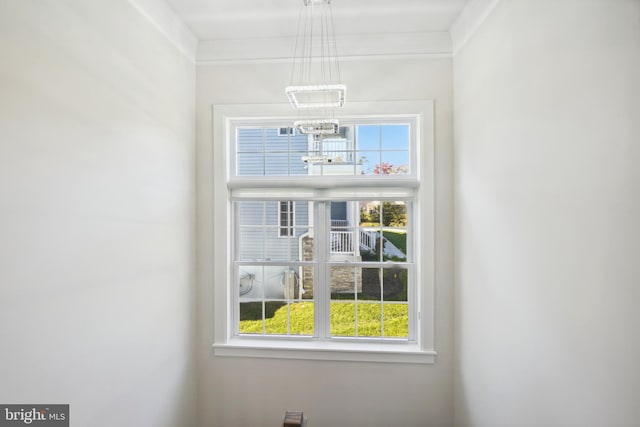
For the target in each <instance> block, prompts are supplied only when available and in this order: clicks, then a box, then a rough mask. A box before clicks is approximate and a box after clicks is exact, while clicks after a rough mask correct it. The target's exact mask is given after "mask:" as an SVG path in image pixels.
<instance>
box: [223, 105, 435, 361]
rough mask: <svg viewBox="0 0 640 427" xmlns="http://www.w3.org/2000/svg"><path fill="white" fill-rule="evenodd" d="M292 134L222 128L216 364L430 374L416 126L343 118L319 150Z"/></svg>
mask: <svg viewBox="0 0 640 427" xmlns="http://www.w3.org/2000/svg"><path fill="white" fill-rule="evenodd" d="M263 117H264V116H263ZM289 120H290V119H289V118H282V119H278V118H274V119H264V118H260V119H252V118H227V119H226V120H225V121H224V125H225V132H224V134H225V135H227V141H226V145H225V146H226V150H227V151H226V159H227V161H226V173H225V175H224V176H226V179H225V180H224V182H222V183H219V184H220V186H219V187H220V189H221V191H222V193H223V194H226V199H227V201H228V207H227V208H226V209H225V210H224V211H220V214H221V215H222V214H224V212H228V215H226V221H225V227H224V229H226V230H228V231H229V239H228V240H227V244H226V245H224V246H223V245H222V244H220V245H219V246H218V247H219V251H218V253H220V254H222V255H224V259H226V260H228V261H227V262H226V263H223V262H217V264H216V268H224V275H222V274H220V275H219V276H218V278H220V279H222V280H221V281H220V282H221V283H216V295H217V297H218V295H219V296H222V297H223V298H224V301H225V304H221V305H220V307H222V311H223V314H224V316H221V315H220V313H218V315H217V318H216V343H215V347H216V354H219V355H253V356H255V355H262V356H266V357H296V358H322V359H326V358H331V359H333V358H336V359H340V360H380V361H390V360H397V361H408V362H420V363H425V362H429V361H432V360H433V356H434V354H435V353H434V352H433V349H432V341H433V340H432V334H433V325H432V322H430V321H429V319H432V318H433V314H432V313H433V309H432V307H431V304H432V298H431V297H430V295H431V294H432V292H429V289H430V288H432V286H433V284H432V279H430V278H429V274H430V271H429V270H428V269H425V268H423V265H424V263H423V262H422V260H423V259H424V257H425V256H426V258H427V259H429V258H430V257H431V255H432V254H430V253H426V254H425V251H424V248H425V247H430V245H429V244H426V242H424V241H423V237H424V236H426V238H427V239H432V238H433V236H432V235H428V234H423V233H421V230H423V229H425V226H428V222H429V220H427V221H425V220H424V218H430V216H429V215H426V214H425V212H428V210H429V206H428V205H429V202H428V199H429V198H425V197H424V196H425V191H423V190H422V189H421V187H423V184H422V183H421V176H422V173H421V172H422V170H423V169H425V165H424V164H422V162H420V161H419V160H420V153H421V150H420V145H419V142H418V141H419V138H420V129H421V126H423V124H422V123H421V120H420V116H418V115H416V114H405V115H398V114H395V115H377V116H368V117H363V116H358V117H354V118H343V119H341V128H340V133H339V134H338V135H336V136H335V137H331V138H325V139H323V140H317V139H315V138H313V137H312V136H308V135H304V134H296V133H288V134H287V135H286V138H283V136H282V132H281V129H283V127H282V126H283V125H286V123H288V121H289ZM430 162H432V160H430ZM427 166H428V165H427ZM218 177H220V175H218ZM217 205H218V201H216V206H217ZM214 215H215V214H214ZM425 222H426V223H425ZM220 242H222V241H220ZM222 286H224V289H220V288H221V287H222ZM425 310H426V311H428V313H425ZM318 350H321V351H318Z"/></svg>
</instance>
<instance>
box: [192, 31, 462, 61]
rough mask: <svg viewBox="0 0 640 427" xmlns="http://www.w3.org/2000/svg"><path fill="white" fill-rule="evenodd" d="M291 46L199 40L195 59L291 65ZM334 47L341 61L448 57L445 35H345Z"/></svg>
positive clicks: (280, 41) (289, 40)
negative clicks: (336, 47) (287, 63)
mask: <svg viewBox="0 0 640 427" xmlns="http://www.w3.org/2000/svg"><path fill="white" fill-rule="evenodd" d="M295 43H296V40H295V37H274V38H247V39H218V40H201V41H200V43H198V51H197V55H196V58H197V63H198V64H199V65H209V64H217V63H220V64H223V63H224V64H227V63H239V62H291V60H292V54H293V51H294V48H295ZM336 44H337V46H338V51H339V58H340V59H341V60H349V59H366V58H386V57H389V58H398V57H446V56H451V36H450V34H449V33H448V32H447V31H437V32H426V33H400V34H398V33H394V34H354V35H345V36H337V37H336Z"/></svg>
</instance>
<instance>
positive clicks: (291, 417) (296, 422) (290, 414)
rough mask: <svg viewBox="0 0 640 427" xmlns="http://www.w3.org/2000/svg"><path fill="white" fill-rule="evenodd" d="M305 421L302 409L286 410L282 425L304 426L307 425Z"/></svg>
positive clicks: (291, 426) (288, 426)
mask: <svg viewBox="0 0 640 427" xmlns="http://www.w3.org/2000/svg"><path fill="white" fill-rule="evenodd" d="M306 421H307V420H306V419H305V417H304V415H302V411H287V413H286V415H285V416H284V423H283V424H282V427H304V426H306V425H307V422H306Z"/></svg>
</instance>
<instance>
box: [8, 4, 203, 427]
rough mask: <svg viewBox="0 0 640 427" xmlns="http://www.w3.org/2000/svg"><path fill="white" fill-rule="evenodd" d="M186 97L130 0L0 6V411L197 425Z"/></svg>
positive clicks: (172, 53) (170, 54)
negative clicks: (60, 411)
mask: <svg viewBox="0 0 640 427" xmlns="http://www.w3.org/2000/svg"><path fill="white" fill-rule="evenodd" d="M194 87H195V66H194V64H193V63H191V62H189V61H188V60H186V59H185V58H184V57H183V55H182V54H180V53H179V52H178V51H177V50H176V49H175V47H174V46H173V45H172V44H171V43H169V42H168V41H167V40H166V39H165V38H164V37H163V36H162V35H161V34H160V32H158V30H157V29H156V28H155V27H154V26H153V25H151V24H150V23H149V22H148V21H147V20H146V19H145V18H143V17H142V15H140V13H139V12H138V11H137V10H136V9H135V8H134V7H133V6H131V5H130V4H129V3H128V2H127V1H125V0H93V1H90V2H87V1H85V0H65V1H59V0H38V1H33V0H0V402H2V403H21V404H25V403H69V404H70V405H71V425H74V426H80V427H81V426H91V427H100V426H105V427H113V426H131V427H134V426H135V427H140V426H148V427H163V426H167V427H168V426H173V427H175V426H180V427H186V426H192V425H194V422H195V421H194V420H195V416H194V411H195V403H194V402H195V398H194V397H195V396H194V395H195V380H194V363H193V362H194V358H193V336H194V333H195V316H194V314H193V313H194V298H193V297H194V282H195V277H194V270H195V268H194V266H195V256H194V240H195V239H194V225H195V215H194V205H195V190H194V189H195V185H194V184H195V182H194V168H195V165H194V141H195V137H194V125H195V105H194V99H195V90H194Z"/></svg>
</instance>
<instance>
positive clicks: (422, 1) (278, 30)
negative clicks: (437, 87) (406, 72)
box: [167, 0, 467, 40]
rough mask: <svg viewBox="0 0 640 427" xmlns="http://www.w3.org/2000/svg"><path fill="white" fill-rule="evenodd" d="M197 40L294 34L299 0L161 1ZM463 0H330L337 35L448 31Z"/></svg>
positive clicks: (300, 1)
mask: <svg viewBox="0 0 640 427" xmlns="http://www.w3.org/2000/svg"><path fill="white" fill-rule="evenodd" d="M167 2H168V3H169V4H170V5H171V7H172V8H173V10H174V11H175V12H176V13H177V15H178V16H179V17H180V18H181V19H182V20H183V21H184V23H185V24H186V25H187V26H188V27H189V28H190V29H191V31H192V32H193V33H194V34H195V35H196V37H197V38H198V39H200V40H212V39H214V40H215V39H244V38H259V37H289V36H295V34H296V29H297V27H296V25H297V19H298V13H299V9H300V5H301V4H302V0H259V1H256V0H167ZM466 3H467V0H332V9H333V15H334V22H335V27H336V33H337V34H339V35H354V34H357V35H360V34H389V33H416V32H431V31H448V30H449V28H450V27H451V25H452V24H453V22H454V20H455V18H456V17H457V16H458V15H459V14H460V11H461V10H462V8H463V7H464V6H465V4H466Z"/></svg>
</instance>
